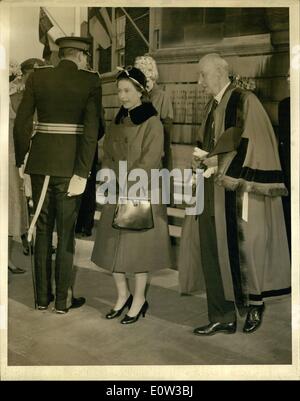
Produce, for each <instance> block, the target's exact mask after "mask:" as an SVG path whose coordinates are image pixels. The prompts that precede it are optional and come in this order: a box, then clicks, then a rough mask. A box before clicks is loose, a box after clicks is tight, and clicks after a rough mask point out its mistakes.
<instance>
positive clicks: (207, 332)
mask: <svg viewBox="0 0 300 401" xmlns="http://www.w3.org/2000/svg"><path fill="white" fill-rule="evenodd" d="M235 332H236V322H231V323H220V322H216V323H210V324H208V325H207V326H202V327H197V328H196V329H195V330H194V334H196V335H197V336H212V335H214V334H216V333H225V334H234V333H235Z"/></svg>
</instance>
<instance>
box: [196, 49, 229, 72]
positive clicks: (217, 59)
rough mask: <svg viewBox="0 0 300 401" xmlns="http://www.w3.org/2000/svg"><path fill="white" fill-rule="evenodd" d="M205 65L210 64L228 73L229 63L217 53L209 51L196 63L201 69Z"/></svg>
mask: <svg viewBox="0 0 300 401" xmlns="http://www.w3.org/2000/svg"><path fill="white" fill-rule="evenodd" d="M206 65H211V66H212V67H216V68H218V69H220V70H221V71H223V72H224V74H226V75H228V74H229V65H228V63H227V61H226V60H225V59H223V58H222V57H221V56H220V55H219V54H218V53H210V54H206V55H205V56H203V57H202V58H201V59H200V61H199V64H198V68H199V70H200V71H201V70H202V68H203V67H204V66H206Z"/></svg>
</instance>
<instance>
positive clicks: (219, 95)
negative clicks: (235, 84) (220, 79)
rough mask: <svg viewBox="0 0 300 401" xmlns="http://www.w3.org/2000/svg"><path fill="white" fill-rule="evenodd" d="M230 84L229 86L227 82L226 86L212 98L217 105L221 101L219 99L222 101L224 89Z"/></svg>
mask: <svg viewBox="0 0 300 401" xmlns="http://www.w3.org/2000/svg"><path fill="white" fill-rule="evenodd" d="M230 84H231V82H230V81H229V82H228V84H226V85H225V86H224V87H223V89H221V90H220V92H219V93H218V94H217V95H216V96H215V97H214V98H215V99H216V101H217V102H218V103H220V101H221V99H222V97H223V95H224V92H225V91H226V89H227V88H228V86H229V85H230Z"/></svg>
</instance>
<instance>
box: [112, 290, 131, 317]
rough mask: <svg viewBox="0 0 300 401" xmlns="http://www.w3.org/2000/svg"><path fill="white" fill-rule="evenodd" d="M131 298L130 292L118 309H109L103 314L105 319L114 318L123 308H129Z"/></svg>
mask: <svg viewBox="0 0 300 401" xmlns="http://www.w3.org/2000/svg"><path fill="white" fill-rule="evenodd" d="M132 300H133V296H132V295H131V294H130V295H129V297H128V299H127V301H126V302H125V304H124V305H123V307H122V308H121V309H119V310H114V309H111V311H110V312H109V313H108V314H107V315H106V316H105V317H106V319H115V318H116V317H119V316H120V315H121V313H122V312H123V310H124V309H125V308H128V309H129V308H130V307H131V304H132Z"/></svg>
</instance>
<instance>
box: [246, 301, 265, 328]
mask: <svg viewBox="0 0 300 401" xmlns="http://www.w3.org/2000/svg"><path fill="white" fill-rule="evenodd" d="M264 309H265V305H258V306H250V310H249V312H248V314H247V317H246V321H245V325H244V328H243V332H244V333H253V332H254V331H256V330H257V329H258V328H259V326H260V325H261V323H262V317H263V312H264Z"/></svg>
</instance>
